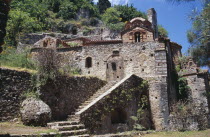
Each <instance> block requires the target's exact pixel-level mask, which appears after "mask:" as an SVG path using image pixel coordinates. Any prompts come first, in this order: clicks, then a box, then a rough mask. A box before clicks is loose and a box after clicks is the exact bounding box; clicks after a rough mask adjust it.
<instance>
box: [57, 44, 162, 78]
mask: <svg viewBox="0 0 210 137" xmlns="http://www.w3.org/2000/svg"><path fill="white" fill-rule="evenodd" d="M158 45H159V43H158V42H140V43H133V44H109V45H96V46H85V47H82V48H80V49H79V50H71V51H61V52H60V54H61V55H63V58H64V62H65V65H67V66H72V64H73V66H74V67H75V68H79V69H80V70H81V74H82V75H87V76H96V77H99V78H100V79H103V80H106V79H107V63H108V62H109V60H111V59H113V60H114V58H116V56H118V58H121V59H122V63H123V66H119V68H116V71H118V70H120V69H124V72H123V73H124V77H126V76H128V75H130V74H136V75H138V76H139V77H153V76H155V75H156V71H155V69H156V68H155V52H154V51H155V48H156V47H157V46H158ZM116 54H117V55H116ZM88 57H91V58H92V66H91V67H89V68H87V67H86V66H85V64H86V58H88ZM164 65H166V64H164ZM108 67H109V66H108ZM119 78H120V77H119Z"/></svg>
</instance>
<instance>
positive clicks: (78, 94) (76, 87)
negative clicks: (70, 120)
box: [0, 68, 105, 121]
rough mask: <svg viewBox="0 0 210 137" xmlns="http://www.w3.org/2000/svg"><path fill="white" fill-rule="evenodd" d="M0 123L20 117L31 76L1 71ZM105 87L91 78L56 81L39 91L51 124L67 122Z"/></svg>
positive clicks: (96, 79)
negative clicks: (46, 106)
mask: <svg viewBox="0 0 210 137" xmlns="http://www.w3.org/2000/svg"><path fill="white" fill-rule="evenodd" d="M0 71H1V75H0V79H1V83H0V104H1V105H0V121H8V120H12V119H14V118H18V117H19V111H20V104H21V102H22V101H23V99H24V97H23V96H22V95H23V92H24V91H27V90H28V89H30V88H31V87H30V84H31V74H29V73H27V72H21V71H15V70H9V69H4V68H0ZM104 84H105V82H104V81H102V80H100V79H98V78H94V77H65V76H62V77H58V78H56V79H55V80H54V81H48V82H47V83H46V85H44V86H42V87H41V91H40V93H41V96H40V98H41V99H42V100H43V101H44V102H45V103H46V104H48V105H49V106H50V108H51V110H52V117H53V119H54V120H62V119H65V118H67V115H69V114H71V113H72V112H74V111H75V109H77V108H78V107H79V105H80V104H81V103H83V102H84V101H85V100H87V98H89V97H90V96H91V95H92V94H93V93H94V92H96V91H97V89H99V88H100V87H102V86H103V85H104Z"/></svg>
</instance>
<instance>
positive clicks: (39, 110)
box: [20, 98, 51, 126]
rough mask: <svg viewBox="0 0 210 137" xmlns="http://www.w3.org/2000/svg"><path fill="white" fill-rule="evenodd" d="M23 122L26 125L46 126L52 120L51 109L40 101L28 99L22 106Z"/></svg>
mask: <svg viewBox="0 0 210 137" xmlns="http://www.w3.org/2000/svg"><path fill="white" fill-rule="evenodd" d="M20 113H21V120H22V122H23V124H25V125H33V126H45V125H46V124H47V122H49V121H50V119H51V109H50V107H49V106H48V105H47V104H46V103H44V102H43V101H42V100H40V99H35V98H28V99H26V100H24V101H23V102H22V104H21V110H20Z"/></svg>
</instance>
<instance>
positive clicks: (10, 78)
mask: <svg viewBox="0 0 210 137" xmlns="http://www.w3.org/2000/svg"><path fill="white" fill-rule="evenodd" d="M30 77H31V75H30V74H29V73H27V72H21V71H15V70H9V69H4V68H0V81H1V82H0V104H1V105H0V121H7V120H12V119H14V118H17V117H19V108H20V103H21V102H22V99H23V98H22V96H21V95H22V93H23V92H24V91H27V90H28V89H29V88H30V79H31V78H30Z"/></svg>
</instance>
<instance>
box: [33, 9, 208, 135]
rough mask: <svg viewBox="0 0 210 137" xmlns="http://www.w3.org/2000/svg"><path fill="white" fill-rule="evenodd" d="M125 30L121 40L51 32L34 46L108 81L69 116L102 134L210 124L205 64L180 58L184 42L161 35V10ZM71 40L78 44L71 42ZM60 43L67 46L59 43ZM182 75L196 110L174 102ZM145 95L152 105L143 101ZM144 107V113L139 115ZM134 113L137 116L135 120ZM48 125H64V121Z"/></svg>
mask: <svg viewBox="0 0 210 137" xmlns="http://www.w3.org/2000/svg"><path fill="white" fill-rule="evenodd" d="M120 35H121V39H118V40H91V39H88V38H83V37H81V38H75V39H69V40H64V41H62V40H60V39H55V38H51V37H46V38H44V39H42V40H40V41H38V42H37V43H35V47H36V48H34V49H32V52H37V51H39V50H41V49H43V48H56V51H57V52H58V53H59V55H60V57H61V58H62V63H61V64H62V65H61V66H63V67H64V68H65V67H66V66H68V67H70V68H75V69H77V70H78V71H79V73H80V74H81V75H85V76H91V77H97V78H99V79H101V80H103V81H106V84H105V86H104V87H102V88H101V89H99V90H98V91H96V92H95V93H93V95H92V96H91V97H89V98H87V99H86V100H84V102H81V104H79V105H78V106H77V109H75V111H74V112H72V113H71V114H69V121H77V122H78V123H83V124H85V127H84V128H86V129H89V131H91V132H92V133H99V134H100V133H114V132H121V131H126V130H132V129H133V127H134V126H136V125H138V124H139V125H142V126H143V127H144V129H155V130H178V129H180V128H185V129H186V130H196V129H200V128H201V127H202V128H203V127H207V126H208V124H210V123H209V122H208V119H209V117H208V116H209V108H210V107H209V103H210V102H209V99H208V97H207V96H205V94H206V93H207V91H209V85H208V78H207V75H206V71H203V70H200V69H199V68H198V67H197V65H196V64H195V63H194V62H193V60H192V59H191V58H190V57H189V58H186V59H185V61H184V62H182V63H180V62H179V60H180V58H182V53H181V48H182V46H180V45H179V44H177V43H175V42H172V41H170V39H168V38H163V37H160V36H159V35H158V29H157V15H156V11H155V10H154V9H149V10H148V20H146V19H143V18H141V17H137V18H134V19H132V20H131V21H129V22H127V24H126V25H125V28H124V30H123V31H122V32H121V34H120ZM70 43H78V45H79V46H76V47H69V46H68V45H69V44H70ZM60 44H62V45H63V46H64V48H58V47H59V45H60ZM177 67H180V70H177V69H176V68H177ZM178 75H179V77H182V78H184V79H185V80H186V83H187V85H188V87H189V89H188V91H187V97H186V98H187V99H188V100H191V102H192V103H190V104H191V105H193V106H192V108H193V109H194V110H195V111H196V112H198V113H197V114H194V113H193V114H192V115H188V116H185V117H178V115H176V112H174V109H172V106H173V104H176V103H177V102H178V101H180V100H181V99H180V97H179V95H178V93H179V91H178V89H177V79H178ZM145 81H146V82H145ZM145 83H147V84H145ZM139 85H140V86H139ZM146 85H147V86H146ZM132 91H133V92H132ZM136 91H137V92H136ZM126 93H129V94H131V95H130V96H129V94H128V95H126ZM133 93H135V95H132V94H133ZM121 95H123V97H121ZM124 95H125V96H124ZM129 97H131V98H129ZM144 97H145V98H147V99H146V104H147V105H144V103H145V102H143V101H142V98H144ZM75 98H80V97H76V96H75ZM81 98H82V97H81ZM139 102H140V104H141V106H143V107H140V106H139ZM106 104H109V106H106ZM139 109H141V111H142V112H143V113H142V114H141V118H139V119H138V113H139V112H140V110H139ZM177 113H178V112H177ZM132 116H136V117H137V119H138V120H133V119H132V118H131V117H132ZM180 116H181V115H180ZM181 119H182V120H181ZM69 121H66V122H67V123H68V122H69ZM183 121H184V122H183ZM63 122H64V123H65V121H63ZM60 123H62V122H60ZM48 125H49V126H50V127H52V128H55V129H59V128H62V126H61V125H62V124H59V122H57V123H56V122H54V123H49V124H48ZM70 131H71V130H70V129H69V132H70ZM61 132H64V131H61ZM65 132H67V131H65ZM65 132H64V133H65ZM81 134H82V133H81Z"/></svg>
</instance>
